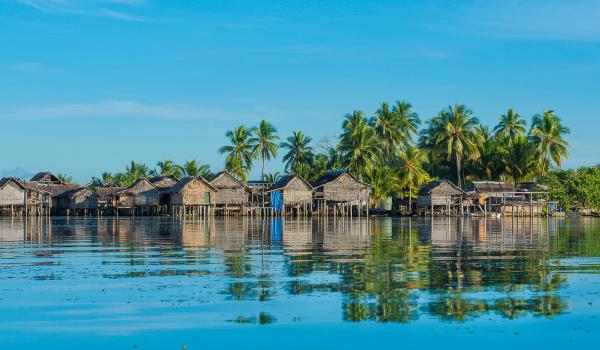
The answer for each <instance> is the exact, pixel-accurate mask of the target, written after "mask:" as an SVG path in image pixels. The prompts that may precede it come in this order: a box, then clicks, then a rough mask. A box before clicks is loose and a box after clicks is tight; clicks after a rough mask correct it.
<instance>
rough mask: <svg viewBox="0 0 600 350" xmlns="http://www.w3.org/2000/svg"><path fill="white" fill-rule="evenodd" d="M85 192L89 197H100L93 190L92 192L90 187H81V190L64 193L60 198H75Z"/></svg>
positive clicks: (76, 189)
mask: <svg viewBox="0 0 600 350" xmlns="http://www.w3.org/2000/svg"><path fill="white" fill-rule="evenodd" d="M83 192H86V193H87V195H89V196H98V194H97V193H96V192H94V191H93V190H91V189H90V188H88V187H79V188H75V189H72V190H69V191H66V192H63V193H62V194H61V195H60V196H58V197H66V198H74V197H75V196H77V195H79V194H82V193H83Z"/></svg>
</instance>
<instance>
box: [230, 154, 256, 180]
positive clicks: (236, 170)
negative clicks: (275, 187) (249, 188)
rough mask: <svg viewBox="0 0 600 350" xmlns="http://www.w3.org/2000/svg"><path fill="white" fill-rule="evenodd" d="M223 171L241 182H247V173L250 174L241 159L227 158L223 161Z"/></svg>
mask: <svg viewBox="0 0 600 350" xmlns="http://www.w3.org/2000/svg"><path fill="white" fill-rule="evenodd" d="M225 170H227V171H229V172H230V173H231V174H232V175H233V176H235V177H237V178H238V179H239V180H241V181H242V182H247V181H248V173H250V169H248V168H247V167H246V165H245V164H244V161H242V159H241V158H238V157H227V159H226V160H225Z"/></svg>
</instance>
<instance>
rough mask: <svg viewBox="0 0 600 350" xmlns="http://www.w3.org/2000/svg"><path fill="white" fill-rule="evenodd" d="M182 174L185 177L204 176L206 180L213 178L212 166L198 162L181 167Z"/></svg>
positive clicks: (194, 161) (192, 161) (189, 162)
mask: <svg viewBox="0 0 600 350" xmlns="http://www.w3.org/2000/svg"><path fill="white" fill-rule="evenodd" d="M179 169H180V172H181V173H182V174H183V175H185V176H194V177H197V176H202V177H203V178H205V179H209V180H210V179H211V178H212V172H211V171H210V166H209V165H207V164H198V161H197V160H195V159H194V160H191V161H186V162H185V163H183V165H180V166H179Z"/></svg>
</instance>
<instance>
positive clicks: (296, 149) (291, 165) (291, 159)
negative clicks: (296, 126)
mask: <svg viewBox="0 0 600 350" xmlns="http://www.w3.org/2000/svg"><path fill="white" fill-rule="evenodd" d="M311 141H312V139H311V138H310V137H308V136H306V135H304V133H303V132H302V131H294V132H293V133H292V136H290V137H288V138H287V139H286V141H285V142H282V143H281V144H280V145H279V146H280V147H281V148H285V149H287V150H288V152H287V153H286V154H285V155H284V156H283V161H284V162H285V171H286V172H287V171H290V170H291V171H292V172H293V173H295V174H298V170H299V167H301V166H303V165H308V164H310V163H311V162H312V160H313V157H314V155H313V148H312V147H311V146H310V143H311Z"/></svg>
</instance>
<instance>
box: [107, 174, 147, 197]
mask: <svg viewBox="0 0 600 350" xmlns="http://www.w3.org/2000/svg"><path fill="white" fill-rule="evenodd" d="M147 189H156V187H155V186H154V185H153V184H152V183H151V182H150V181H148V179H146V178H145V177H142V178H140V179H138V180H137V181H136V182H134V183H133V184H131V185H129V186H127V187H125V188H124V189H122V190H120V191H117V192H115V194H128V193H130V194H138V193H140V192H143V191H145V190H147Z"/></svg>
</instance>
